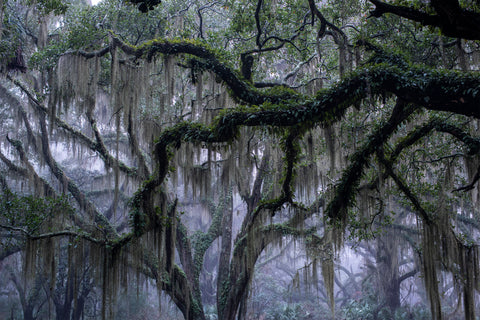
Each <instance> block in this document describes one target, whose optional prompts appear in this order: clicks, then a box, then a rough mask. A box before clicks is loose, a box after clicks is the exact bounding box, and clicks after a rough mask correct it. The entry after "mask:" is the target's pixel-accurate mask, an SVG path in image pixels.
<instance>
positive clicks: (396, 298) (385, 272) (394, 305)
mask: <svg viewBox="0 0 480 320" xmlns="http://www.w3.org/2000/svg"><path fill="white" fill-rule="evenodd" d="M397 242H398V241H397V237H396V236H395V231H394V230H388V231H386V232H385V234H384V235H382V236H380V237H378V240H377V257H376V259H377V270H378V280H379V287H380V290H381V295H380V297H383V299H382V300H383V301H379V302H380V303H382V302H383V303H384V304H385V305H386V306H388V307H389V308H390V310H391V311H392V313H393V312H395V310H397V309H398V308H399V307H400V282H399V274H398V267H399V262H398V253H397V245H398V243H397Z"/></svg>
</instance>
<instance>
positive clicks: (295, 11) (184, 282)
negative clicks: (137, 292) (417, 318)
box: [0, 0, 480, 319]
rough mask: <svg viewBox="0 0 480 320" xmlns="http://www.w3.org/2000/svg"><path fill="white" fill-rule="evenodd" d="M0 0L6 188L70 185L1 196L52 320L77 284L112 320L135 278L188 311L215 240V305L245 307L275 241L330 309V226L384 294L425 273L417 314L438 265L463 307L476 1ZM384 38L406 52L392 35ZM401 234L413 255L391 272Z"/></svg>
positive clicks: (475, 175) (471, 292)
mask: <svg viewBox="0 0 480 320" xmlns="http://www.w3.org/2000/svg"><path fill="white" fill-rule="evenodd" d="M0 5H1V6H2V11H1V15H0V16H5V17H8V19H4V20H3V22H4V23H3V24H2V28H1V30H2V31H3V33H2V34H1V37H2V38H1V40H2V46H1V48H0V49H1V51H0V54H2V57H3V59H2V70H3V74H4V79H2V81H1V83H0V90H1V95H0V99H1V101H2V110H1V111H2V118H3V119H4V122H3V125H2V135H3V137H2V139H4V140H2V149H1V153H0V159H1V160H2V163H3V166H2V171H1V175H0V177H2V180H1V181H2V186H3V193H2V195H3V198H4V199H6V198H7V197H8V196H9V195H12V196H13V195H15V197H17V196H18V195H16V193H15V192H12V190H13V191H16V192H22V193H26V194H33V195H35V196H36V197H37V198H39V199H45V201H47V202H48V201H51V202H53V203H56V202H55V201H63V200H66V201H67V202H68V203H69V204H66V203H65V204H64V203H63V202H61V203H62V205H64V207H62V208H63V209H62V210H60V211H56V210H54V208H52V209H51V210H50V211H51V213H48V212H50V211H48V210H47V211H45V210H38V209H37V208H36V207H28V208H26V209H23V210H22V211H20V210H18V209H17V210H16V213H15V214H17V215H18V214H19V213H23V212H26V213H28V215H26V216H22V215H20V217H18V218H15V219H12V218H11V216H9V214H10V211H8V210H5V209H2V210H3V211H2V223H1V228H2V230H4V232H5V236H2V241H4V242H5V243H4V251H5V253H4V254H3V253H2V256H7V255H10V254H13V253H14V252H16V251H18V250H20V249H24V250H25V256H24V269H25V273H26V275H25V276H26V277H27V279H30V280H32V281H33V280H34V279H35V277H39V276H40V275H43V279H42V281H44V284H45V287H46V289H45V291H44V293H45V296H46V297H47V298H48V300H49V301H50V303H53V304H54V305H55V310H56V316H57V318H59V319H60V318H72V319H79V318H80V316H81V314H82V312H84V309H85V303H86V298H87V297H88V295H89V294H91V292H92V291H93V290H94V287H96V288H97V289H101V291H102V311H101V314H102V318H108V317H113V312H114V311H113V310H112V305H113V302H114V299H115V296H116V294H117V292H118V291H119V290H120V289H121V288H122V287H128V284H129V283H131V282H134V280H136V281H139V280H141V279H153V280H154V281H155V283H156V286H157V289H158V290H159V291H163V292H165V293H166V294H168V295H169V296H170V298H171V300H172V301H173V302H174V303H175V305H176V306H177V307H178V308H179V310H180V311H181V312H182V314H183V316H184V317H185V318H186V319H205V318H206V315H205V308H204V305H203V304H204V303H205V302H206V301H207V300H208V299H207V298H206V297H205V296H204V295H205V291H206V290H205V289H204V290H203V292H202V281H201V279H202V278H203V277H206V276H207V275H206V274H205V272H204V271H205V270H207V269H208V268H207V265H209V264H210V262H209V261H208V259H209V258H211V257H212V256H213V257H215V258H216V259H218V266H217V267H214V268H216V269H215V272H216V277H215V279H214V280H215V281H216V288H214V289H213V290H211V291H213V293H214V295H215V304H216V313H217V315H218V318H219V319H234V318H235V317H238V318H239V319H244V318H246V315H247V308H248V295H249V289H250V288H251V284H252V280H253V277H254V271H255V265H256V263H257V261H258V259H259V257H261V255H262V253H264V252H265V249H266V248H267V247H272V246H278V245H281V243H282V242H283V241H285V240H291V239H294V240H295V241H296V242H298V243H301V244H302V248H303V250H304V252H305V253H306V256H307V259H306V261H307V262H308V263H307V264H308V267H306V268H305V270H306V271H305V274H306V275H307V276H310V277H311V279H313V280H314V281H313V282H318V281H319V279H318V276H317V269H318V270H319V271H320V272H321V275H322V277H321V278H322V279H321V280H322V283H323V285H324V292H325V298H326V299H325V300H326V301H327V302H328V305H329V307H330V309H331V311H332V313H333V314H334V313H335V303H334V302H335V292H334V288H335V286H334V282H335V277H334V276H335V274H334V269H335V265H334V255H335V250H340V248H341V246H342V243H343V241H344V239H345V236H346V234H348V235H350V236H351V237H353V238H354V239H356V240H357V241H360V240H361V239H364V238H368V237H371V236H372V235H376V236H377V241H378V246H377V248H376V250H377V253H376V259H377V268H379V275H378V279H379V282H380V283H381V284H380V285H379V287H381V289H382V290H383V292H385V293H391V295H387V296H386V302H382V303H385V304H387V305H388V306H389V307H390V308H391V309H392V310H395V309H397V308H398V307H399V290H400V289H399V285H400V283H401V282H402V281H404V280H405V279H407V278H408V277H409V276H411V275H413V274H415V273H416V272H417V270H421V273H422V275H423V279H424V283H425V288H426V293H427V296H428V299H429V302H430V306H431V313H432V318H434V319H441V318H442V317H443V312H444V311H442V305H441V296H440V288H439V284H438V282H439V277H440V276H441V275H442V274H447V273H450V274H452V277H453V279H454V280H455V282H456V283H457V285H458V286H459V287H460V288H461V296H462V299H463V309H464V314H465V318H466V319H474V318H475V295H476V294H477V292H476V291H477V289H478V284H479V283H478V280H479V279H478V246H477V242H476V236H477V232H478V223H477V222H476V218H477V217H478V214H479V212H478V201H479V193H478V180H479V177H480V164H479V158H478V153H479V150H480V141H479V139H478V120H479V118H480V108H479V107H478V104H479V102H480V97H479V90H480V78H479V76H478V73H476V72H473V71H469V70H468V69H470V68H471V69H478V52H477V47H476V46H477V43H476V42H474V41H470V40H479V39H478V34H479V33H478V32H476V31H475V30H476V29H475V28H478V23H476V21H477V20H478V19H479V16H480V13H479V9H478V7H477V5H476V4H474V3H471V2H468V1H466V2H465V3H461V2H457V1H431V2H429V3H426V4H423V3H402V4H398V5H397V4H393V3H388V4H387V3H383V2H379V1H376V0H375V1H373V0H372V1H371V3H369V4H361V3H357V2H355V1H351V2H349V3H343V4H338V3H335V4H330V5H326V6H325V7H322V6H321V5H320V3H316V2H315V1H289V2H288V3H280V2H277V1H273V0H272V1H266V0H265V1H263V0H258V1H255V2H244V1H218V2H212V3H209V2H204V1H189V2H186V3H182V4H178V3H175V2H169V1H162V2H160V1H131V4H130V5H127V4H123V3H121V2H117V1H104V2H103V3H102V4H100V5H99V6H97V7H85V6H84V5H85V4H84V3H83V2H82V1H79V2H73V1H72V3H71V4H70V6H69V7H65V6H63V5H62V3H57V2H50V1H38V2H34V3H33V2H27V3H24V2H21V1H4V2H1V3H0ZM370 5H371V7H370ZM135 6H138V9H140V12H139V11H137V10H136V7H135ZM54 14H56V15H61V17H58V16H54ZM387 14H394V15H397V16H399V17H401V19H399V18H398V17H396V16H393V17H392V16H391V15H387ZM30 15H33V16H35V20H36V21H31V20H29V19H20V18H19V17H22V16H26V17H27V18H28V17H29V16H30ZM367 15H370V17H368V19H366V20H365V18H366V17H367ZM384 16H385V17H384ZM405 18H406V19H410V20H413V21H415V22H416V23H417V25H418V23H420V24H421V25H424V26H430V27H438V28H439V29H440V31H441V32H442V33H443V34H444V36H447V37H453V39H452V38H447V37H444V36H442V35H438V33H432V32H431V31H430V30H418V26H416V25H415V24H414V23H410V22H409V21H408V20H407V21H405V20H403V19H405ZM395 23H397V24H395ZM382 24H383V25H382ZM388 26H390V27H391V26H394V28H393V29H392V28H388ZM55 28H58V30H57V29H55ZM392 30H395V31H397V34H392V33H391V32H392ZM389 33H390V34H389ZM385 34H386V35H385ZM376 39H377V40H376ZM398 39H404V41H403V42H402V44H399V45H398V46H399V47H402V50H403V53H399V52H394V51H393V50H392V49H391V48H389V45H391V43H392V42H389V41H391V40H398ZM410 44H411V45H410ZM419 48H420V49H422V50H419ZM466 51H467V52H468V53H469V55H467V54H466V53H465V52H466ZM424 52H425V53H424ZM427 53H428V54H427ZM435 55H437V57H440V59H435ZM27 63H28V64H27ZM449 69H456V70H449ZM65 154H68V156H64V155H65ZM182 189H183V190H182ZM452 190H454V191H452ZM61 195H68V197H69V198H68V199H65V198H63V197H62V196H61ZM22 197H23V196H22ZM128 198H129V199H128ZM59 199H60V200H59ZM39 201H40V200H39ZM47 207H48V205H47ZM53 207H55V206H53ZM4 208H5V207H4ZM237 208H241V210H240V209H237ZM236 210H238V211H241V214H240V216H241V221H240V222H239V223H234V220H238V218H237V217H236V214H234V213H235V211H236ZM183 212H184V213H183ZM181 213H183V214H181ZM393 213H397V216H396V217H394V216H393ZM27 217H28V219H27ZM32 217H35V219H33V218H32ZM32 223H33V224H34V227H33V228H32ZM35 223H36V224H38V225H36V224H35ZM380 227H381V228H383V229H385V230H387V231H386V233H385V234H381V229H380ZM400 235H401V236H402V237H404V238H405V239H406V241H403V242H402V246H401V250H402V251H404V252H406V253H407V254H408V255H410V256H413V257H412V260H413V261H411V260H409V261H408V264H409V266H410V268H411V269H410V270H409V271H408V272H404V273H403V274H401V275H400V274H399V270H400V269H399V268H400V262H399V261H398V259H399V257H403V256H405V255H403V254H402V255H399V253H398V252H396V250H397V249H399V248H400V245H397V241H400V240H399V239H400ZM412 239H413V240H412ZM390 240H393V241H390ZM409 240H410V242H408V241H409ZM214 243H218V246H217V247H218V248H217V249H216V250H215V246H214ZM407 244H408V245H407ZM207 252H208V253H207ZM55 256H56V257H55ZM54 257H55V258H54ZM37 269H39V270H40V269H41V271H40V272H36V271H37ZM47 275H48V276H47ZM294 278H295V279H294V280H295V281H294V282H298V281H297V280H298V276H296V277H294ZM337 280H338V279H337ZM39 281H40V280H39ZM389 286H390V287H389ZM344 294H345V295H346V293H344ZM82 299H83V300H82ZM24 316H25V317H26V313H24Z"/></svg>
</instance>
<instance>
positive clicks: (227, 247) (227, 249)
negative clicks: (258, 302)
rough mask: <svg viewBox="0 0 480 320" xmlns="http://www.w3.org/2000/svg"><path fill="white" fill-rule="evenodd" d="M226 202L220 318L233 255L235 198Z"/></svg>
mask: <svg viewBox="0 0 480 320" xmlns="http://www.w3.org/2000/svg"><path fill="white" fill-rule="evenodd" d="M225 201H228V203H227V204H226V205H225V212H224V214H223V220H222V245H221V251H220V259H219V264H218V278H217V310H218V311H219V318H220V319H221V318H222V316H223V305H222V297H223V296H225V294H226V293H225V294H224V292H223V291H224V290H226V286H225V284H226V281H228V274H229V269H230V268H229V267H230V255H231V253H232V221H233V210H232V207H233V197H227V199H226V200H225Z"/></svg>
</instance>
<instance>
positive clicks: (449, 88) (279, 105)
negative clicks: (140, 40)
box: [113, 37, 480, 126]
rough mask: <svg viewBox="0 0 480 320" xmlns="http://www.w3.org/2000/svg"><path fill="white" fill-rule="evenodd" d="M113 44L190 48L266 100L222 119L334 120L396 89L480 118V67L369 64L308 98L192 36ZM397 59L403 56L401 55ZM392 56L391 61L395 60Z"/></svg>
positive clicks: (245, 95)
mask: <svg viewBox="0 0 480 320" xmlns="http://www.w3.org/2000/svg"><path fill="white" fill-rule="evenodd" d="M113 45H114V46H117V47H120V48H121V49H122V50H123V51H124V52H125V53H127V54H130V55H133V56H135V57H137V58H146V59H151V58H152V57H153V56H154V55H156V54H166V55H180V54H189V55H192V56H195V57H197V58H200V59H202V60H203V64H202V66H203V68H205V69H208V70H210V71H212V72H213V73H215V74H216V76H217V77H218V78H219V79H221V80H222V81H223V82H224V83H225V85H226V86H227V87H228V88H229V89H230V90H231V92H232V94H233V96H234V97H236V98H237V99H239V100H240V101H243V102H244V103H245V104H248V105H257V106H261V107H260V108H258V109H257V110H256V112H253V110H250V112H237V113H235V112H233V113H232V114H230V115H224V116H223V117H222V118H221V119H223V120H224V121H226V122H227V123H228V122H229V121H230V118H231V117H233V118H235V119H237V121H235V122H237V123H238V125H240V124H241V125H251V126H252V125H275V126H291V125H294V124H297V123H307V122H312V123H318V122H334V121H335V120H338V119H339V117H340V116H341V115H343V113H344V112H345V109H346V108H348V107H349V106H350V105H352V104H353V103H355V102H359V101H360V100H362V99H364V98H365V97H367V96H377V95H383V94H386V93H392V94H394V95H396V96H397V97H399V98H401V99H403V100H405V101H406V102H411V103H415V104H418V105H422V106H424V107H426V108H427V109H431V110H440V111H450V112H454V113H459V114H464V115H469V116H470V115H471V116H475V117H477V118H480V110H479V109H478V108H477V105H478V103H479V102H480V77H479V75H478V73H459V72H454V71H444V70H435V69H430V68H427V67H419V66H406V65H404V64H403V63H402V66H401V67H400V66H398V65H392V64H376V65H373V66H372V65H368V66H367V67H364V68H361V69H359V70H358V71H356V72H354V73H353V74H352V75H350V76H349V77H347V78H345V79H344V80H343V81H341V82H340V83H338V84H337V85H336V86H333V87H332V88H330V89H327V90H324V91H320V92H319V93H318V94H317V95H316V97H314V98H311V99H308V98H306V97H304V96H302V95H300V94H297V93H295V92H293V91H292V90H288V89H285V88H273V89H271V91H259V90H258V89H256V88H254V87H253V86H252V85H251V84H250V83H249V82H248V81H245V80H244V79H243V78H242V77H241V76H240V75H239V72H237V71H235V70H234V69H232V68H230V67H229V66H228V64H226V63H224V62H223V61H221V60H220V59H219V56H220V54H217V53H216V52H215V51H214V50H213V49H210V48H208V47H207V46H205V45H204V44H201V43H198V42H193V41H186V40H182V41H173V40H172V41H169V40H162V39H157V40H152V41H149V42H146V43H145V44H143V45H141V46H138V47H135V46H131V45H129V44H126V43H124V42H122V41H121V40H120V39H118V38H115V37H113ZM396 61H397V62H398V61H399V60H398V59H396ZM390 62H391V61H390Z"/></svg>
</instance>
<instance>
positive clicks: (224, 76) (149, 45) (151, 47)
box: [112, 37, 299, 104]
mask: <svg viewBox="0 0 480 320" xmlns="http://www.w3.org/2000/svg"><path fill="white" fill-rule="evenodd" d="M112 39H113V42H112V45H113V46H116V47H119V48H120V49H121V50H122V51H124V52H125V53H127V54H129V55H132V56H135V57H136V58H146V59H147V60H151V59H153V57H155V56H156V55H157V54H165V55H179V54H189V55H192V56H195V57H197V58H200V59H202V60H203V61H202V62H197V64H198V65H200V64H201V66H202V68H204V69H206V70H210V71H212V72H214V73H215V74H216V75H217V76H218V77H219V78H220V79H221V80H222V81H223V82H224V83H225V84H226V85H227V87H228V88H230V90H231V91H232V92H233V94H234V96H235V97H237V98H238V99H239V100H241V101H244V102H245V103H248V104H262V103H264V102H266V101H271V102H273V103H276V102H278V101H281V100H285V99H287V98H292V97H298V96H299V94H296V93H294V91H291V90H288V91H284V92H280V93H278V94H272V93H270V94H265V93H262V92H261V91H258V90H257V89H256V88H255V87H254V86H252V84H251V83H250V82H249V81H248V80H245V79H243V77H242V76H241V74H240V72H238V71H236V70H234V69H233V68H230V67H228V65H227V64H226V63H225V62H223V61H220V60H219V59H218V56H219V55H220V54H218V53H217V52H215V51H214V50H213V49H211V48H209V47H208V46H206V45H205V44H204V43H201V42H197V41H193V40H164V39H155V40H151V41H148V42H146V43H144V44H142V45H140V46H137V47H136V46H132V45H129V44H127V43H125V42H123V41H122V40H120V39H119V38H117V37H112Z"/></svg>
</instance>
